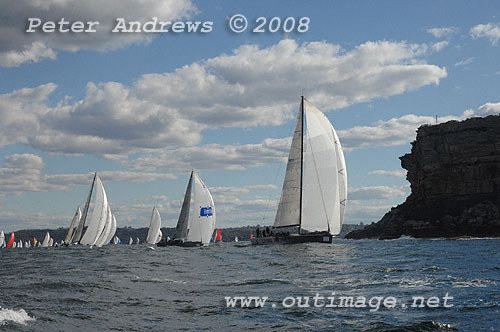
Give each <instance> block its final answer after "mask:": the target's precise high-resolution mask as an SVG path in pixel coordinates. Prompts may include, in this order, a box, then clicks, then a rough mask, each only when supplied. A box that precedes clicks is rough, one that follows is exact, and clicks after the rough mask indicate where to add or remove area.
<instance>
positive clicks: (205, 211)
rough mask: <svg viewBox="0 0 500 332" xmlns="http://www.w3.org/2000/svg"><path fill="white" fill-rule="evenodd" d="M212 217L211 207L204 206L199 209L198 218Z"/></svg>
mask: <svg viewBox="0 0 500 332" xmlns="http://www.w3.org/2000/svg"><path fill="white" fill-rule="evenodd" d="M211 216H212V207H211V206H205V207H201V209H200V217H211Z"/></svg>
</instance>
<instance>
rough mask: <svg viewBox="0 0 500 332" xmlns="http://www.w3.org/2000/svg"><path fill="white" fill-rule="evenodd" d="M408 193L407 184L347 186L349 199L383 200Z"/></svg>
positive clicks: (404, 195)
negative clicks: (395, 185)
mask: <svg viewBox="0 0 500 332" xmlns="http://www.w3.org/2000/svg"><path fill="white" fill-rule="evenodd" d="M409 193H410V188H409V186H408V185H404V186H398V187H389V186H372V187H361V188H349V189H348V191H347V194H348V199H349V200H357V201H359V200H374V199H378V200H383V199H392V198H397V197H406V196H408V194H409Z"/></svg>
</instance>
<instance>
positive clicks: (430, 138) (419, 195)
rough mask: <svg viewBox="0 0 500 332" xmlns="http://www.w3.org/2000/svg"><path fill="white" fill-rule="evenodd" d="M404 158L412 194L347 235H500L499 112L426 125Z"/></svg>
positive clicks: (419, 130) (373, 236) (402, 159)
mask: <svg viewBox="0 0 500 332" xmlns="http://www.w3.org/2000/svg"><path fill="white" fill-rule="evenodd" d="M400 159H401V166H402V167H403V168H405V169H406V170H407V171H408V172H407V180H408V181H409V182H410V184H411V194H410V196H408V198H407V199H406V201H405V202H404V203H403V204H401V205H399V206H397V207H395V208H392V209H391V211H389V212H388V213H386V214H385V216H384V217H383V218H382V219H381V220H380V221H379V222H377V223H373V224H371V225H369V226H366V227H365V228H364V229H362V230H358V231H353V232H351V233H349V234H348V235H347V236H346V237H347V238H351V239H359V238H380V239H390V238H398V237H400V236H402V235H408V236H413V237H459V236H477V237H488V236H495V237H498V236H500V116H488V117H485V118H471V119H467V120H465V121H461V122H458V121H450V122H447V123H443V124H439V125H434V126H422V127H420V128H419V129H418V131H417V138H416V140H415V141H414V142H413V143H412V149H411V153H409V154H406V155H404V156H402V157H400Z"/></svg>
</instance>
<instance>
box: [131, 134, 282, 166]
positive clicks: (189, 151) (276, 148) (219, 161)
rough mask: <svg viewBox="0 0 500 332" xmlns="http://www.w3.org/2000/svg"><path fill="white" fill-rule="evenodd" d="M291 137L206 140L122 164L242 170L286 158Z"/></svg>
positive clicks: (280, 161)
mask: <svg viewBox="0 0 500 332" xmlns="http://www.w3.org/2000/svg"><path fill="white" fill-rule="evenodd" d="M290 142H291V139H290V138H284V139H272V138H267V139H265V140H264V141H263V142H262V143H258V144H244V145H240V144H233V145H220V144H207V145H200V146H191V147H183V148H178V149H172V150H165V151H162V152H157V153H154V154H147V155H143V156H141V157H139V158H137V159H134V160H131V161H125V162H124V164H125V165H126V166H127V167H128V168H130V169H132V170H143V171H158V170H170V171H174V172H182V171H185V170H188V169H196V170H213V169H226V170H244V169H247V168H252V167H259V166H263V165H266V164H270V163H282V162H286V160H287V157H288V150H289V148H290Z"/></svg>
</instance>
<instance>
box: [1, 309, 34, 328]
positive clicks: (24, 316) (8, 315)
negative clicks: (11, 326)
mask: <svg viewBox="0 0 500 332" xmlns="http://www.w3.org/2000/svg"><path fill="white" fill-rule="evenodd" d="M35 320H36V319H35V317H30V316H29V315H28V313H27V312H26V311H24V309H18V310H13V309H5V308H2V307H0V326H2V325H5V324H7V323H9V322H14V323H18V324H22V325H27V324H28V322H31V321H35Z"/></svg>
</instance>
